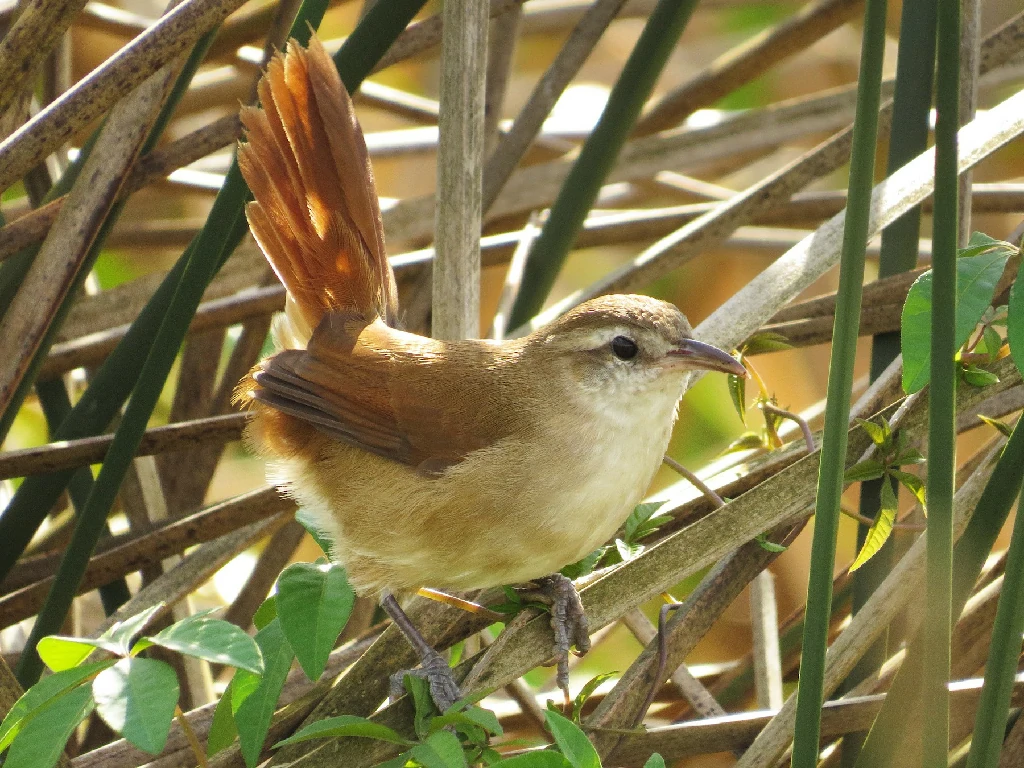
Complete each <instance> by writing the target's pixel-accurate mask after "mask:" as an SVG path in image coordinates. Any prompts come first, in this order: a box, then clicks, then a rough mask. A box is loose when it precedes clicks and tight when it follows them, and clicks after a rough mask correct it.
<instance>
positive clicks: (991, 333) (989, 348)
mask: <svg viewBox="0 0 1024 768" xmlns="http://www.w3.org/2000/svg"><path fill="white" fill-rule="evenodd" d="M981 340H982V344H983V345H984V350H983V351H984V352H985V353H986V354H987V355H988V358H989V360H990V361H991V360H995V359H996V356H997V355H998V354H999V350H1000V349H1002V347H1003V337H1002V336H1000V335H999V331H997V330H996V329H995V328H993V327H992V326H991V325H986V326H985V330H984V332H983V333H982V336H981Z"/></svg>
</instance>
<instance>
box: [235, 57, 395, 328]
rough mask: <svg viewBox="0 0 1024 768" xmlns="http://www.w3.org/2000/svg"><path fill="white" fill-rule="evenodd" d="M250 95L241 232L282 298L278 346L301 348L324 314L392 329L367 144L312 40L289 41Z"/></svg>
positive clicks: (390, 282)
mask: <svg viewBox="0 0 1024 768" xmlns="http://www.w3.org/2000/svg"><path fill="white" fill-rule="evenodd" d="M259 97H260V101H261V107H245V108H243V110H242V114H241V118H242V124H243V126H244V127H245V130H246V138H247V142H246V143H244V144H241V145H240V146H239V150H238V162H239V167H240V169H241V171H242V175H243V176H244V177H245V180H246V182H247V183H248V184H249V188H250V189H251V190H252V192H253V195H254V197H255V201H254V202H251V203H249V205H248V206H247V207H246V215H247V217H248V219H249V226H250V228H251V229H252V233H253V236H254V237H255V238H256V241H257V242H258V243H259V245H260V248H261V249H262V250H263V253H264V254H265V255H266V257H267V259H268V261H269V262H270V264H271V266H272V267H273V268H274V271H275V272H276V273H277V276H278V277H279V278H280V280H281V282H282V283H284V286H285V288H286V289H287V291H288V301H287V304H286V309H285V315H284V318H283V319H282V322H280V323H278V324H277V325H275V338H276V340H277V343H278V346H279V347H282V348H302V347H305V345H306V343H307V342H308V340H309V337H310V335H311V334H312V332H313V330H314V329H315V328H316V326H317V325H318V324H319V322H320V320H321V318H322V317H323V315H324V314H325V313H327V312H344V313H346V314H350V315H357V316H361V317H364V318H366V320H367V321H368V322H369V321H372V320H373V319H374V318H375V317H381V318H382V319H383V320H384V321H385V322H386V323H387V324H388V325H392V326H394V325H395V323H396V315H397V311H398V306H397V304H398V302H397V290H396V288H395V278H394V274H393V272H392V270H391V267H390V265H389V264H388V261H387V254H386V253H385V250H384V234H383V227H382V224H381V218H380V208H379V206H378V203H377V192H376V187H375V184H374V180H373V172H372V170H371V168H370V161H369V157H368V155H367V152H366V143H365V141H364V140H363V134H362V131H361V130H360V128H359V124H358V122H357V121H356V117H355V113H354V112H353V109H352V100H351V99H350V98H349V95H348V92H347V91H346V90H345V87H344V86H343V85H342V82H341V78H340V77H339V76H338V72H337V70H336V69H335V67H334V64H333V62H332V61H331V59H330V57H329V56H328V55H327V52H326V51H325V50H324V48H323V46H322V45H321V44H320V42H319V41H318V40H317V39H316V38H315V37H314V38H313V39H311V40H310V43H309V48H302V47H301V46H300V45H299V44H298V43H297V42H295V41H294V40H292V41H290V42H289V44H288V48H287V52H286V53H285V54H280V53H278V54H276V55H275V56H274V57H273V58H272V59H271V61H270V64H269V66H268V67H267V72H266V74H265V75H264V77H263V79H262V80H261V81H260V84H259Z"/></svg>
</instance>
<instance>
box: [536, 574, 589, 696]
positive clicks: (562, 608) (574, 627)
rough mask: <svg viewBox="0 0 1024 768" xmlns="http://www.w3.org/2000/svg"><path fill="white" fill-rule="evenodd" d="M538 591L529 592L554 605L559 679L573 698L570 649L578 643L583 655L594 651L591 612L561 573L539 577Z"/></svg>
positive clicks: (556, 660)
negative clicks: (570, 684) (590, 630)
mask: <svg viewBox="0 0 1024 768" xmlns="http://www.w3.org/2000/svg"><path fill="white" fill-rule="evenodd" d="M534 581H535V583H536V584H537V587H538V588H537V589H536V590H530V591H529V593H528V594H529V595H530V597H533V598H535V599H538V600H540V601H541V602H543V603H545V604H547V605H548V606H550V609H551V629H552V630H553V631H554V633H555V657H554V658H555V663H556V665H557V667H558V672H557V675H556V677H555V681H556V682H557V683H558V687H559V688H561V689H562V691H563V692H564V693H565V696H566V699H567V700H568V699H569V652H570V650H571V649H572V647H573V646H574V645H575V646H576V653H577V654H578V655H580V656H582V655H583V654H584V653H586V652H587V651H589V650H590V632H589V629H588V626H587V615H586V613H585V612H584V611H583V603H582V602H581V601H580V595H579V592H577V591H576V587H575V585H574V584H573V583H572V580H571V579H569V578H567V577H565V576H563V575H562V574H560V573H554V574H552V575H550V576H545V577H544V578H543V579H535V580H534Z"/></svg>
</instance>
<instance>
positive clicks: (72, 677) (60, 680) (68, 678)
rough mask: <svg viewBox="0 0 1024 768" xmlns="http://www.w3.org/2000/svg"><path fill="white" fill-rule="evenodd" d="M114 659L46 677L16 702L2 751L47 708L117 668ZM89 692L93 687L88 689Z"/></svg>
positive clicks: (2, 729)
mask: <svg viewBox="0 0 1024 768" xmlns="http://www.w3.org/2000/svg"><path fill="white" fill-rule="evenodd" d="M113 664H114V659H110V660H109V661H96V662H93V663H91V664H84V665H82V666H80V667H73V668H71V669H66V670H63V671H61V672H57V673H56V674H53V675H50V676H49V677H44V678H43V679H42V680H40V681H39V682H38V683H36V684H35V685H33V686H32V687H31V688H29V689H28V690H27V691H25V692H24V693H23V694H21V696H20V697H19V698H18V700H17V701H16V702H14V706H13V707H11V710H10V712H8V713H7V715H6V716H5V717H4V719H3V722H2V723H0V751H3V750H4V749H6V748H7V747H8V746H9V745H10V743H11V741H12V740H13V739H14V737H15V736H17V735H18V733H19V732H20V731H21V729H22V728H24V727H25V725H27V723H28V722H29V721H30V720H32V719H33V718H35V717H36V715H37V714H39V713H40V712H41V711H42V710H43V708H44V707H46V706H48V705H49V704H50V703H51V702H52V701H54V700H56V699H57V698H59V697H61V696H63V695H65V694H66V693H67V692H68V691H70V690H71V689H72V688H76V687H78V686H80V685H81V684H82V682H83V681H85V680H87V679H88V678H90V677H91V676H93V675H95V674H97V673H99V672H101V671H102V670H104V669H106V668H107V667H110V666H113ZM85 687H86V688H88V687H89V686H85Z"/></svg>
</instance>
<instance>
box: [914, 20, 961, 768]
mask: <svg viewBox="0 0 1024 768" xmlns="http://www.w3.org/2000/svg"><path fill="white" fill-rule="evenodd" d="M937 40H938V76H937V83H938V88H937V91H936V96H935V107H936V113H937V119H936V125H935V213H934V216H933V220H934V231H933V234H932V274H933V280H932V325H931V388H930V391H929V401H928V481H927V485H928V509H929V515H928V532H927V534H926V535H927V537H928V538H927V541H928V556H927V590H926V596H925V626H926V627H928V632H927V634H926V636H925V650H924V679H923V692H924V708H923V712H922V715H923V719H922V722H924V723H927V727H926V728H924V733H923V734H922V739H923V743H922V747H923V748H922V753H921V764H922V765H923V766H926V768H929V767H930V768H940V767H941V768H945V767H946V764H947V759H948V758H947V755H948V751H949V691H948V689H947V686H946V684H947V683H948V681H949V662H950V659H949V653H950V651H949V642H950V632H951V624H952V606H951V602H950V593H951V590H952V579H953V475H954V473H955V461H956V459H955V454H956V442H955V441H956V425H955V423H954V415H955V410H956V406H955V397H956V370H955V363H954V361H953V357H954V355H955V354H956V311H955V307H956V251H957V245H958V242H957V219H958V203H957V199H958V184H957V130H958V129H959V124H960V120H959V111H960V104H959V100H960V88H959V83H960V3H959V0H940V2H939V4H938V34H937Z"/></svg>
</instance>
